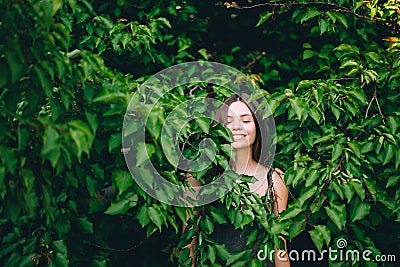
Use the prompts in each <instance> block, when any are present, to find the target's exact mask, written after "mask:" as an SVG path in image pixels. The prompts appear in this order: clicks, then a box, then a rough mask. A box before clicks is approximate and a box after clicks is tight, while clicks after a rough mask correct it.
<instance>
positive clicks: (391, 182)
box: [0, 174, 400, 188]
mask: <svg viewBox="0 0 400 267" xmlns="http://www.w3.org/2000/svg"><path fill="white" fill-rule="evenodd" d="M0 181H1V179H0ZM399 182H400V175H393V174H392V175H391V176H390V177H389V179H388V181H387V183H386V188H388V187H392V186H395V185H397V184H398V183H399Z"/></svg>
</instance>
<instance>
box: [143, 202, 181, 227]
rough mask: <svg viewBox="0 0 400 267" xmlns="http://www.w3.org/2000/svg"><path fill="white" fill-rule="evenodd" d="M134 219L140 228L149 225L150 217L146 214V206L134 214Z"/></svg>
mask: <svg viewBox="0 0 400 267" xmlns="http://www.w3.org/2000/svg"><path fill="white" fill-rule="evenodd" d="M136 218H137V219H138V221H139V223H140V225H141V226H142V228H143V227H145V226H146V225H147V224H149V222H150V216H149V213H148V212H147V207H146V206H142V207H139V211H138V213H137V214H136ZM185 222H186V221H185Z"/></svg>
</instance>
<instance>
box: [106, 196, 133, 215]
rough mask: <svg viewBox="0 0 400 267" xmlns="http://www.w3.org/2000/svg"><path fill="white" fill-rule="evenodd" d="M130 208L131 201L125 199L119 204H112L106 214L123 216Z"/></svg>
mask: <svg viewBox="0 0 400 267" xmlns="http://www.w3.org/2000/svg"><path fill="white" fill-rule="evenodd" d="M129 208H130V206H129V201H128V200H126V199H123V200H120V201H118V202H113V203H111V205H110V207H108V209H107V210H106V211H105V212H104V213H105V214H109V215H116V214H123V213H124V212H125V211H127V210H128V209H129Z"/></svg>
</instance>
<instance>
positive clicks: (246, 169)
mask: <svg viewBox="0 0 400 267" xmlns="http://www.w3.org/2000/svg"><path fill="white" fill-rule="evenodd" d="M256 167H257V162H256V161H255V160H254V159H253V153H252V149H251V147H250V148H241V149H236V160H235V171H236V172H237V173H239V174H249V173H250V174H251V173H253V172H255V169H256Z"/></svg>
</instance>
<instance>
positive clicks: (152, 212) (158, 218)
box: [147, 206, 167, 231]
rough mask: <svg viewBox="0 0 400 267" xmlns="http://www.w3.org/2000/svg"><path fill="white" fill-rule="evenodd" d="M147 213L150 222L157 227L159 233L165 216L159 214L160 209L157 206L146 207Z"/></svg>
mask: <svg viewBox="0 0 400 267" xmlns="http://www.w3.org/2000/svg"><path fill="white" fill-rule="evenodd" d="M147 212H148V214H149V216H150V219H151V221H152V222H153V223H154V224H155V225H156V226H157V227H158V229H159V230H160V231H161V227H162V224H163V223H165V222H166V219H167V218H166V217H165V215H164V214H163V213H162V212H161V210H160V208H159V207H157V206H152V207H148V209H147Z"/></svg>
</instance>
